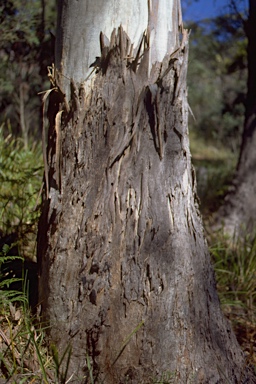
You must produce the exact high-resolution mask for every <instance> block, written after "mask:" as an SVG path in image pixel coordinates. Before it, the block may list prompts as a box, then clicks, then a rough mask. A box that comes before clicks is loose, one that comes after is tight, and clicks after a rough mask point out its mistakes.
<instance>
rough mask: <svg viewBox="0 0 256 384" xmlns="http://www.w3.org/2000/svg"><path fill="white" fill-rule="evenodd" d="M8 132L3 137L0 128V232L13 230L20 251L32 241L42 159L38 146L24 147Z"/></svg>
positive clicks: (36, 218) (37, 205)
mask: <svg viewBox="0 0 256 384" xmlns="http://www.w3.org/2000/svg"><path fill="white" fill-rule="evenodd" d="M9 132H10V133H9V135H8V136H7V137H4V134H3V127H0V215H1V222H0V233H1V234H2V235H3V234H4V235H6V234H11V233H16V234H17V240H18V242H19V246H20V252H22V250H23V247H24V246H26V245H27V243H28V241H30V248H31V245H32V244H31V243H32V239H33V238H34V241H35V234H36V225H37V221H38V218H39V202H40V196H39V191H40V188H41V184H42V175H43V165H42V164H43V161H42V155H41V148H40V146H39V145H35V144H32V145H30V146H29V148H25V147H24V144H23V142H22V140H20V139H15V138H14V137H13V136H12V134H11V130H10V128H9ZM31 236H32V237H31ZM31 252H32V250H31ZM27 256H29V255H27Z"/></svg>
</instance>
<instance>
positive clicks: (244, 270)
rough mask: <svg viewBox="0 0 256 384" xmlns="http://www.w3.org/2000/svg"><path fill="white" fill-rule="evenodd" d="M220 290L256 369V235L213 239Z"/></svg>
mask: <svg viewBox="0 0 256 384" xmlns="http://www.w3.org/2000/svg"><path fill="white" fill-rule="evenodd" d="M211 242H212V244H213V245H212V246H211V247H210V251H211V254H212V257H213V261H214V267H215V273H216V280H217V289H218V294H219V298H220V302H221V304H222V308H223V310H224V313H225V314H226V316H228V317H229V319H230V320H231V322H232V325H233V328H234V331H235V333H236V336H237V339H238V341H239V343H240V345H241V346H242V349H243V350H244V351H245V354H246V357H247V360H248V362H250V363H251V364H252V365H253V366H256V353H255V351H256V341H255V334H256V327H255V324H256V291H255V281H256V235H255V234H248V235H246V236H245V237H244V238H234V239H233V240H232V239H227V238H224V237H223V234H221V233H219V234H217V235H215V239H211Z"/></svg>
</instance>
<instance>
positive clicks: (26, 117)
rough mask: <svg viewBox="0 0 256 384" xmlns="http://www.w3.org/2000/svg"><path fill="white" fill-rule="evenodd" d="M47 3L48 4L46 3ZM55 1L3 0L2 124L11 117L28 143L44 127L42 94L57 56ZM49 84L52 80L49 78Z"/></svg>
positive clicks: (16, 130) (0, 45)
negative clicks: (54, 42) (42, 121)
mask: <svg viewBox="0 0 256 384" xmlns="http://www.w3.org/2000/svg"><path fill="white" fill-rule="evenodd" d="M43 5H44V7H42V6H43ZM55 8H56V7H55V1H54V0H49V1H47V2H42V1H41V0H3V1H2V2H1V4H0V33H1V41H0V56H1V61H0V100H1V101H0V111H1V115H0V124H2V123H3V122H6V121H7V120H10V122H11V125H12V127H13V130H14V133H15V135H17V134H19V135H22V137H23V139H24V140H25V144H26V145H27V141H28V137H29V135H30V136H32V137H33V138H37V137H38V134H39V128H40V104H41V101H40V97H39V96H38V92H39V91H41V90H42V89H44V88H45V84H44V83H45V82H46V81H47V76H46V75H47V65H51V64H52V62H53V57H54V44H53V42H52V37H51V34H50V30H54V27H55V18H56V11H55ZM47 84H48V81H47Z"/></svg>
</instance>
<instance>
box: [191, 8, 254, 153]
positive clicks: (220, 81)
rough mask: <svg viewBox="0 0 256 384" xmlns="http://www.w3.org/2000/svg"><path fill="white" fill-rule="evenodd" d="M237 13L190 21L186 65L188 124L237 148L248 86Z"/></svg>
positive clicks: (243, 42)
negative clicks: (191, 114) (189, 114)
mask: <svg viewBox="0 0 256 384" xmlns="http://www.w3.org/2000/svg"><path fill="white" fill-rule="evenodd" d="M237 25H238V24H237V16H234V15H225V17H218V18H216V19H211V20H204V21H202V22H200V23H191V24H190V25H188V28H189V29H191V37H190V55H189V66H188V90H189V104H190V106H191V109H192V111H193V113H194V116H195V120H193V119H192V118H191V120H190V128H191V129H192V131H196V132H197V133H199V134H200V135H201V136H202V137H204V138H205V139H206V140H215V141H218V142H219V143H225V145H226V146H227V147H229V149H231V150H233V151H236V152H238V150H239V148H240V143H241V135H242V130H243V120H244V111H245V109H244V102H245V95H246V89H247V83H246V80H247V71H246V66H247V59H246V57H247V56H246V45H247V40H246V37H245V34H244V31H243V29H242V27H241V25H238V27H236V26H237Z"/></svg>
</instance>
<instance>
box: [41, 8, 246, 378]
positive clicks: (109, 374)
mask: <svg viewBox="0 0 256 384" xmlns="http://www.w3.org/2000/svg"><path fill="white" fill-rule="evenodd" d="M74 3H77V5H76V6H78V4H80V6H81V4H82V3H78V2H74ZM110 3H111V2H108V6H109V7H108V9H112V8H111V6H110ZM114 3H115V2H114ZM114 3H113V4H114ZM142 3H143V2H141V3H140V4H142ZM165 3H166V7H167V4H168V6H170V5H171V6H172V12H171V14H170V15H171V18H172V22H171V23H170V25H172V26H173V27H172V29H170V30H168V31H167V32H168V33H167V35H168V36H169V35H170V36H171V37H169V40H168V39H166V41H168V44H167V45H169V48H168V49H167V45H166V49H167V52H168V55H167V56H166V57H165V58H164V57H163V55H162V53H161V55H162V63H159V62H158V59H157V58H159V56H157V55H158V54H157V53H156V54H154V55H153V54H152V52H159V51H158V50H157V49H156V47H155V50H154V41H155V43H156V42H157V41H158V40H157V39H155V40H154V41H153V37H152V36H153V35H155V36H156V33H157V31H155V30H154V28H153V27H152V25H155V26H156V25H157V23H156V22H155V21H154V20H159V17H160V15H159V13H158V11H159V9H160V8H159V9H157V4H158V2H157V1H156V2H154V1H152V4H153V7H152V9H151V10H150V11H151V12H153V10H154V13H152V14H151V13H150V12H149V18H148V20H149V21H148V23H149V28H148V29H147V31H146V32H145V33H144V34H143V33H141V37H140V40H138V46H140V43H141V47H142V49H141V51H140V50H138V46H137V49H136V47H135V48H134V49H133V48H131V42H130V40H129V38H128V36H127V34H126V33H125V32H124V31H123V29H122V28H119V29H118V30H116V31H115V33H112V36H111V38H110V43H109V46H105V47H104V46H103V45H104V44H102V47H101V48H102V51H101V59H100V60H98V66H97V72H98V73H96V75H95V76H94V77H93V81H91V82H90V86H88V84H87V83H86V82H81V79H82V78H83V79H84V77H83V76H84V74H85V73H84V72H83V73H81V72H80V74H78V75H77V73H76V69H74V68H73V64H68V61H66V55H68V57H71V56H72V55H74V54H77V55H76V58H77V60H80V61H81V63H80V66H83V60H88V59H85V58H84V56H83V55H82V54H81V52H80V51H79V52H76V51H74V52H73V54H72V55H71V54H70V51H69V49H75V48H74V46H73V44H71V42H72V37H73V36H74V39H76V37H77V36H78V33H79V32H77V33H76V32H75V30H74V31H73V33H72V36H70V35H69V31H70V30H69V29H66V27H67V25H66V27H65V28H62V29H59V31H58V33H59V34H61V35H62V37H61V38H60V37H59V39H60V40H61V41H62V44H63V45H62V47H64V46H65V49H64V48H63V49H60V51H59V52H61V53H60V54H61V59H60V58H59V59H57V62H56V63H57V68H58V69H59V73H58V75H57V79H56V86H57V87H58V90H57V91H55V92H54V91H53V92H52V93H51V96H50V101H49V111H48V117H49V123H50V124H49V139H48V162H49V181H50V191H49V199H47V200H45V202H44V207H43V212H42V216H41V220H40V224H39V239H38V240H39V241H38V257H39V262H40V266H41V271H40V284H39V295H40V298H39V300H40V303H41V305H42V314H43V316H44V317H45V319H47V320H48V321H49V322H50V325H51V328H50V335H51V338H52V339H53V340H54V341H55V343H56V344H57V346H58V347H59V348H60V350H64V349H65V348H66V346H67V345H68V344H69V343H70V344H71V345H72V348H73V350H72V360H71V370H70V372H71V373H75V375H74V376H73V380H74V382H76V383H77V382H87V381H86V380H87V379H88V377H89V364H88V359H90V365H91V367H92V369H93V375H94V377H95V382H106V383H113V384H114V383H115V384H116V383H123V382H127V383H129V382H130V383H142V382H143V383H147V382H150V381H152V379H153V378H156V377H158V378H160V377H161V376H162V375H167V374H169V375H173V377H175V379H176V382H177V383H182V384H183V383H189V382H192V381H193V380H194V381H195V382H198V383H217V382H218V383H224V382H226V379H227V378H228V379H229V380H230V382H231V383H236V382H239V380H240V379H241V380H242V382H243V381H244V380H245V377H248V379H249V373H248V375H247V373H246V370H245V369H244V368H245V365H244V363H245V362H244V357H243V354H242V352H241V350H240V348H239V346H238V344H237V342H236V339H235V337H234V335H233V332H232V331H231V329H230V326H229V324H228V323H227V321H226V320H225V318H224V317H223V315H222V312H221V310H220V305H219V300H218V297H217V293H216V288H215V282H214V276H213V270H212V267H211V263H210V257H209V253H208V251H207V245H206V242H205V239H204V236H203V229H202V222H201V218H200V214H199V212H198V207H197V202H196V192H195V180H194V172H193V170H192V167H191V156H190V151H189V140H188V129H187V111H188V109H187V90H186V72H187V56H188V34H187V32H186V31H184V30H183V29H182V26H181V25H180V26H179V28H178V24H179V23H178V15H179V14H180V5H179V2H178V1H173V2H172V1H170V2H165V1H163V2H161V1H160V2H159V4H160V5H161V4H162V5H164V4H165ZM72 4H73V2H72V1H66V2H64V6H63V8H61V12H60V19H59V26H60V25H63V24H62V23H65V20H67V17H73V16H72V15H73V13H72V12H71V13H68V12H69V9H70V6H71V5H72ZM86 4H87V5H88V4H89V2H88V3H86ZM113 4H112V5H113ZM132 4H136V1H134V2H133V3H131V7H132ZM146 5H147V2H146ZM65 7H66V8H65ZM113 9H114V8H113ZM119 11H120V12H121V10H120V9H119ZM76 12H77V11H76ZM79 13H80V14H83V11H82V9H81V10H80V12H78V13H77V14H79ZM96 13H97V12H96ZM96 13H95V14H94V13H93V15H94V16H95V15H96ZM69 15H70V16H69ZM94 16H93V17H94ZM165 16H167V15H165ZM95 17H96V16H95ZM100 17H101V19H100V20H101V21H102V20H105V19H104V17H103V16H102V15H101V16H100ZM141 17H142V19H143V15H142V16H141ZM124 18H125V16H124ZM146 18H147V17H146ZM122 21H123V24H124V25H125V23H124V20H122ZM72 22H73V21H72ZM151 22H152V24H150V23H151ZM154 23H155V24H154ZM71 24H72V23H71ZM73 25H74V28H75V27H76V28H78V23H76V24H74V23H73ZM96 25H98V24H97V23H96ZM151 27H152V28H151ZM143 28H144V27H143ZM100 29H101V25H98V36H99V34H100ZM77 31H79V28H78V30H77ZM142 32H143V31H142ZM180 33H181V34H182V41H181V42H179V34H180ZM66 35H67V36H68V38H69V39H70V45H66V43H65V42H67V39H66ZM80 35H81V33H80ZM101 37H102V39H101V41H102V42H103V41H105V42H106V38H103V36H102V35H101ZM57 39H58V38H57ZM60 40H59V41H60ZM151 42H152V45H151ZM170 42H171V43H170ZM71 47H72V48H71ZM170 47H171V48H170ZM170 49H171V50H170ZM62 55H63V57H62ZM58 60H59V61H58ZM72 60H73V61H74V57H73V56H72ZM76 65H78V64H77V63H76ZM69 66H71V72H72V76H71V78H70V80H68V79H67V78H68V76H67V72H66V71H67V70H68V68H69ZM85 72H86V76H87V73H88V65H87V66H86V70H85ZM63 75H64V76H65V77H64V76H63ZM64 94H65V95H64ZM60 110H63V113H62V121H61V132H60V130H59V117H60V114H59V113H58V112H59V111H60ZM59 143H61V156H60V154H59V148H60V146H59ZM86 378H87V379H86ZM251 380H253V379H251ZM252 382H253V381H251V383H252Z"/></svg>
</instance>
